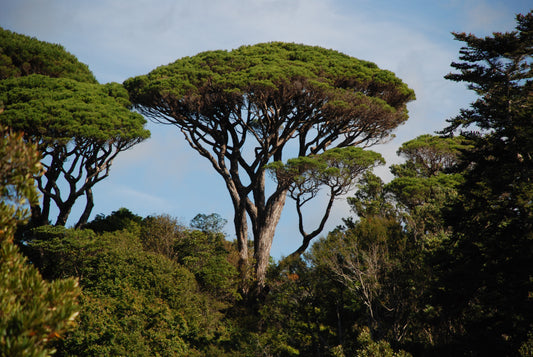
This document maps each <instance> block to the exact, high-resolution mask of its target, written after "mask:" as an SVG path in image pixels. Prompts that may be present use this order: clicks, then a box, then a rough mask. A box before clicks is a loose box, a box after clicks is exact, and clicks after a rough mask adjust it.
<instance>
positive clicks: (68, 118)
mask: <svg viewBox="0 0 533 357" xmlns="http://www.w3.org/2000/svg"><path fill="white" fill-rule="evenodd" d="M0 93H2V94H1V95H0V101H2V102H3V113H2V115H1V116H0V119H1V120H2V123H4V125H8V126H9V127H10V128H12V129H14V130H22V131H24V132H25V133H26V135H28V136H29V137H31V138H33V140H34V141H37V142H39V144H40V145H41V146H45V147H46V149H48V146H52V147H53V145H54V144H55V145H57V144H67V143H68V142H70V141H71V140H72V141H74V140H76V138H78V140H82V139H85V140H91V141H92V140H94V141H107V140H111V139H113V140H117V141H120V140H132V139H145V138H147V137H148V136H149V132H148V131H147V130H146V129H144V128H143V125H144V123H145V122H146V121H145V120H144V118H142V116H141V115H139V114H137V113H133V112H131V111H130V109H129V106H130V103H129V100H128V94H127V92H126V91H125V90H124V89H123V88H122V86H120V85H119V84H117V83H108V84H105V85H100V84H96V83H82V82H78V81H75V80H72V79H66V78H51V77H48V76H43V75H37V74H34V75H29V76H25V77H20V78H9V79H5V80H3V81H0ZM43 149H44V148H43Z"/></svg>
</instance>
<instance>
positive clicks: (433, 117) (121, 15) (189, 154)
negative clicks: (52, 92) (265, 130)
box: [0, 0, 533, 258]
mask: <svg viewBox="0 0 533 357" xmlns="http://www.w3.org/2000/svg"><path fill="white" fill-rule="evenodd" d="M0 4H1V8H2V10H1V11H0V26H2V27H4V28H6V29H9V30H12V31H15V32H18V33H22V34H26V35H30V36H35V37H37V38H38V39H40V40H44V41H49V42H53V43H60V44H62V45H63V46H64V47H65V48H66V49H67V50H68V51H69V52H71V53H73V54H74V55H76V56H77V57H78V58H79V60H80V61H82V62H84V63H86V64H87V65H89V68H90V69H91V70H92V71H93V73H94V74H95V76H96V78H97V79H98V80H99V81H100V82H101V83H106V82H111V81H115V82H119V83H121V82H123V81H124V80H125V79H127V78H129V77H132V76H136V75H141V74H145V73H147V72H149V71H150V70H152V69H154V68H155V67H157V66H160V65H164V64H167V63H170V62H173V61H174V60H176V59H178V58H181V57H184V56H191V55H194V54H196V53H198V52H201V51H206V50H215V49H233V48H236V47H239V46H241V45H246V44H254V43H259V42H268V41H286V42H296V43H305V44H308V45H318V46H322V47H326V48H332V49H335V50H339V51H341V52H344V53H346V54H348V55H351V56H354V57H357V58H360V59H364V60H369V61H372V62H375V63H376V64H377V65H378V66H379V67H381V68H384V69H388V70H391V71H393V72H395V73H396V75H397V76H398V77H400V78H401V79H402V80H403V81H404V82H406V83H407V84H408V85H409V86H410V87H411V88H413V89H414V90H415V92H416V95H417V100H416V101H414V102H412V103H411V104H410V105H409V112H410V119H409V120H408V121H407V123H406V124H404V125H403V126H401V127H400V128H398V130H397V131H396V132H395V134H396V138H395V139H394V140H392V141H390V142H389V143H387V144H386V145H379V146H375V147H373V148H372V149H373V150H376V151H379V152H381V153H382V154H383V155H384V157H385V158H386V160H387V163H388V164H390V163H394V162H397V161H398V158H397V157H396V155H395V151H396V149H397V148H398V146H399V145H401V143H402V142H405V141H407V140H410V139H413V138H415V137H416V136H418V135H421V134H424V133H432V132H434V131H435V130H439V129H442V128H443V127H444V126H445V120H446V119H447V118H450V117H452V116H454V115H456V114H457V113H458V111H459V109H460V108H464V107H467V106H468V104H469V103H470V102H471V101H472V99H473V96H472V94H471V93H470V92H468V91H467V90H466V88H465V85H464V84H457V83H453V82H449V81H446V80H445V79H444V78H443V76H444V75H445V74H447V73H448V72H450V71H451V68H450V66H449V65H450V63H451V62H452V61H453V60H455V59H456V58H457V55H458V51H459V48H460V47H461V43H459V42H456V41H454V40H453V36H452V35H451V34H450V33H451V32H452V31H455V32H467V33H469V32H470V33H474V34H476V35H478V36H485V35H488V34H490V33H492V32H494V31H510V30H513V29H514V26H515V20H514V17H515V14H517V13H526V12H528V11H530V10H531V9H532V8H533V6H532V5H531V3H530V1H529V0H528V1H526V0H523V1H522V0H512V1H498V0H441V1H427V0H426V1H419V0H416V1H409V0H404V1H396V0H389V1H375V0H373V1H372V0H351V1H349V0H194V1H192V0H189V1H187V0H159V1H149V0H92V1H81V0H80V1H73V0H0ZM148 128H149V129H150V130H151V131H152V138H151V139H149V140H147V141H146V142H144V143H142V144H140V145H137V146H136V147H134V148H133V149H131V150H130V151H127V152H124V153H122V154H121V155H119V156H118V157H117V159H116V160H115V163H114V164H113V167H112V169H111V175H110V177H108V178H107V179H106V180H104V181H102V182H101V183H99V184H97V186H95V188H94V194H95V207H94V210H93V217H94V215H95V214H98V213H104V214H109V213H111V212H112V211H114V210H117V209H118V208H120V207H127V208H128V209H130V210H131V211H133V212H134V213H136V214H139V215H142V216H146V215H153V214H162V213H165V214H170V215H171V216H174V217H176V218H178V219H180V220H181V221H182V222H183V223H184V224H187V223H188V222H189V221H190V220H191V219H192V218H193V217H194V216H195V215H196V214H197V213H206V214H209V213H214V212H216V213H218V214H220V215H221V216H222V217H224V218H226V219H227V220H228V221H229V222H231V220H232V208H231V202H230V200H229V195H228V193H227V192H226V189H225V186H224V184H223V181H222V179H221V178H220V177H218V176H217V174H216V173H215V172H214V171H213V170H212V168H211V167H210V165H209V163H208V162H207V161H206V160H205V159H204V158H202V157H200V156H199V155H197V154H196V152H194V151H193V150H192V149H190V148H189V147H188V146H187V144H186V143H185V141H184V140H183V138H182V136H181V134H180V133H179V132H178V131H177V129H176V128H174V127H169V126H160V125H156V124H153V123H149V124H148ZM377 172H378V173H379V174H380V175H382V176H383V177H384V178H385V179H388V178H390V175H389V174H388V169H387V168H386V167H385V168H381V169H379V170H378V171H377ZM322 207H323V205H321V202H313V203H312V204H311V207H310V208H309V210H308V212H307V213H308V216H307V221H308V222H313V221H316V220H317V219H318V218H319V216H320V213H321V210H322ZM78 211H79V210H75V211H74V212H73V215H76V214H78V215H79V213H77V212H78ZM349 214H350V212H349V209H348V207H347V205H346V203H345V200H339V201H338V202H337V204H336V206H335V208H334V211H333V215H332V217H331V218H330V220H329V224H328V226H327V228H326V230H325V233H326V232H327V231H328V230H331V229H332V228H334V227H335V226H336V225H338V224H340V223H341V218H342V217H346V216H348V215H349ZM311 229H312V227H311V226H309V230H311ZM232 230H233V229H232V226H231V224H228V225H227V226H226V231H227V233H229V235H230V237H231V236H232ZM299 243H300V236H299V234H298V230H297V222H296V220H295V214H294V205H293V202H291V201H287V205H286V206H285V210H284V213H283V216H282V220H281V222H280V224H279V226H278V229H277V232H276V237H275V239H274V244H273V247H272V255H273V256H274V257H276V258H279V257H280V256H282V255H288V254H290V253H291V252H292V251H293V250H294V249H295V248H297V247H298V245H299Z"/></svg>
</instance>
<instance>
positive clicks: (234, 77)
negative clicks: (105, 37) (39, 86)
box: [124, 42, 414, 156]
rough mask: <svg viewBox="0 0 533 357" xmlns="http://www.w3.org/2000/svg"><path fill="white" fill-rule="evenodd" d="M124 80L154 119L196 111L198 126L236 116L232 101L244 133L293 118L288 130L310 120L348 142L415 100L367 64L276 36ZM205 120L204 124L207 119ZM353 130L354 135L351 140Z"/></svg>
mask: <svg viewBox="0 0 533 357" xmlns="http://www.w3.org/2000/svg"><path fill="white" fill-rule="evenodd" d="M124 84H125V86H126V88H127V89H128V90H129V92H130V95H131V99H132V102H134V103H135V104H137V105H139V106H142V107H143V109H144V111H145V114H150V113H152V114H153V115H154V116H155V117H157V116H158V115H159V114H164V115H168V116H171V117H184V116H187V115H189V114H191V115H193V114H192V113H196V114H198V116H197V117H196V118H195V123H197V124H200V123H202V122H203V119H204V117H210V118H211V119H212V117H213V115H214V116H215V118H217V117H222V116H226V117H228V118H230V120H232V119H235V120H234V121H235V122H238V121H239V120H237V119H236V117H238V116H239V115H240V113H237V112H235V113H233V114H235V115H234V117H232V116H231V114H232V113H231V112H232V111H235V108H236V107H237V108H238V109H237V110H239V111H240V110H242V109H246V110H248V113H247V115H249V116H250V117H249V119H250V120H248V121H247V124H254V122H255V123H256V124H257V125H256V126H255V127H254V126H253V125H248V126H247V128H245V131H248V133H251V134H255V135H256V136H260V137H264V136H267V135H269V134H272V133H273V132H274V131H281V126H280V124H281V122H285V123H287V122H291V123H293V125H291V126H290V128H291V129H294V128H296V127H297V126H298V125H295V123H297V122H300V123H301V124H300V125H299V126H300V127H304V128H307V127H308V126H310V125H305V124H304V123H303V122H308V124H309V123H310V122H313V123H314V124H317V125H318V124H319V123H321V124H322V126H323V128H325V127H326V126H327V127H328V130H329V131H335V132H336V134H337V135H338V136H343V135H346V136H349V137H350V138H349V140H348V141H349V142H350V143H360V142H364V141H365V139H367V140H368V139H370V138H372V139H373V140H370V141H372V142H374V141H375V140H378V139H383V138H384V137H386V136H387V135H388V134H390V131H391V130H392V129H393V128H395V127H397V126H398V125H399V124H401V123H403V122H404V121H405V120H407V110H406V103H407V102H409V101H410V100H413V99H414V92H413V91H412V90H411V89H409V88H408V87H407V85H406V84H404V83H403V82H402V81H401V80H400V79H399V78H397V77H396V76H395V75H394V74H393V73H392V72H390V71H386V70H382V69H379V68H378V67H377V66H376V65H375V64H374V63H371V62H367V61H362V60H359V59H356V58H353V57H350V56H348V55H345V54H342V53H340V52H337V51H334V50H329V49H324V48H321V47H314V46H306V45H300V44H293V43H281V42H274V43H262V44H257V45H253V46H243V47H240V48H238V49H235V50H232V51H224V50H219V51H208V52H203V53H200V54H198V55H196V56H193V57H185V58H182V59H179V60H177V61H175V62H173V63H171V64H168V65H165V66H161V67H158V68H156V69H155V70H153V71H152V72H150V73H148V74H147V75H144V76H138V77H135V78H131V79H129V80H127V81H126V82H125V83H124ZM246 104H248V106H246ZM243 105H245V107H244V108H243V107H242V106H243ZM263 109H264V111H267V113H265V112H263V111H262V110H263ZM268 111H270V113H271V114H272V115H270V116H268ZM227 114H230V115H229V116H228V115H227ZM156 119H157V118H156ZM211 119H208V120H209V121H210V122H209V123H206V125H207V126H212V125H213V123H212V120H211ZM206 121H207V120H206ZM243 121H246V119H243ZM220 125H221V126H224V123H222V122H220ZM348 126H351V127H352V128H351V129H349V128H348ZM286 129H287V128H286ZM200 130H202V128H200ZM286 134H290V132H286ZM278 135H279V136H283V134H279V133H278ZM355 136H357V137H358V140H350V139H354V137H355ZM314 144H319V143H314ZM321 144H323V145H321V147H320V148H319V149H320V150H324V149H326V148H327V145H329V141H327V142H324V143H321ZM325 144H327V145H325ZM320 150H317V151H315V152H313V153H317V152H318V151H320ZM308 153H309V152H305V153H304V152H302V151H301V152H300V153H299V154H300V156H301V155H306V154H308Z"/></svg>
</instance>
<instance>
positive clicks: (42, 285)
mask: <svg viewBox="0 0 533 357" xmlns="http://www.w3.org/2000/svg"><path fill="white" fill-rule="evenodd" d="M41 169H42V168H41V165H40V164H39V154H38V152H37V151H36V148H35V147H34V146H31V145H29V146H28V145H26V144H25V143H24V141H23V140H22V134H15V133H13V132H11V131H9V130H5V129H4V128H3V127H0V355H2V356H49V355H51V354H52V353H53V352H54V349H53V347H52V346H51V345H50V342H51V341H53V340H56V339H58V338H63V336H64V333H65V332H66V331H67V330H69V329H71V328H72V327H73V325H74V324H75V318H76V316H77V314H78V306H77V296H78V294H79V293H80V289H79V288H78V286H77V282H76V280H74V279H66V280H56V281H53V282H47V281H45V280H43V278H42V276H41V275H40V274H39V272H38V271H37V269H36V268H35V267H34V266H33V265H31V264H29V262H28V261H27V259H26V258H25V257H24V256H23V255H22V254H21V253H20V251H19V249H18V248H17V246H16V245H15V244H14V243H13V236H14V233H15V230H16V228H17V225H20V224H23V223H24V222H25V220H26V219H27V218H28V213H29V212H28V209H27V208H26V207H27V206H28V205H29V204H31V203H33V202H34V201H35V200H37V191H36V189H35V186H34V181H33V176H34V175H40V174H41V173H42V172H41Z"/></svg>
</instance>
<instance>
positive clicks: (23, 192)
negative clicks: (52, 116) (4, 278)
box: [0, 126, 42, 241]
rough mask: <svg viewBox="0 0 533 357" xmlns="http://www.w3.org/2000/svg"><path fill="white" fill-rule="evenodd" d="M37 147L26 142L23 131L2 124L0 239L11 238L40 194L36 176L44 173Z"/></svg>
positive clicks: (0, 130)
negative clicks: (9, 128) (16, 131)
mask: <svg viewBox="0 0 533 357" xmlns="http://www.w3.org/2000/svg"><path fill="white" fill-rule="evenodd" d="M39 160H40V156H39V153H38V152H37V150H36V148H35V146H32V145H26V144H25V143H24V141H23V140H22V134H16V133H13V132H12V131H11V130H7V129H6V128H5V127H3V126H0V240H2V241H3V240H4V239H8V240H10V239H12V237H13V234H14V233H15V232H14V230H15V228H16V226H17V224H18V223H19V222H22V221H24V220H25V219H27V218H29V212H28V205H30V204H35V203H36V202H37V200H38V194H37V191H36V190H35V181H34V179H33V177H34V176H38V175H40V174H42V166H41V164H40V163H39Z"/></svg>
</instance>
